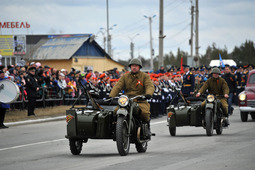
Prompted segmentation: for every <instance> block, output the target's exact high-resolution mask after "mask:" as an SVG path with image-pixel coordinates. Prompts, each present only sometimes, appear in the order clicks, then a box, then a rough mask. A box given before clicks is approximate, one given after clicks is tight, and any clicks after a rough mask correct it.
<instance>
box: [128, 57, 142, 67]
mask: <svg viewBox="0 0 255 170" xmlns="http://www.w3.org/2000/svg"><path fill="white" fill-rule="evenodd" d="M132 64H136V65H139V66H140V68H142V67H143V66H142V62H141V60H139V59H138V58H133V59H132V60H131V61H130V62H129V64H128V67H130V66H131V65H132Z"/></svg>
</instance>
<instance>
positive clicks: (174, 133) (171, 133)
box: [169, 126, 176, 136]
mask: <svg viewBox="0 0 255 170" xmlns="http://www.w3.org/2000/svg"><path fill="white" fill-rule="evenodd" d="M169 132H170V135H171V136H175V135H176V127H170V126H169Z"/></svg>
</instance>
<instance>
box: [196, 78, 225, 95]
mask: <svg viewBox="0 0 255 170" xmlns="http://www.w3.org/2000/svg"><path fill="white" fill-rule="evenodd" d="M206 90H208V93H209V94H214V95H224V94H229V88H228V84H227V82H226V81H225V80H224V79H223V78H221V77H219V78H217V79H215V78H213V77H211V78H209V79H208V80H207V81H206V82H205V83H204V85H203V86H202V87H201V89H200V90H199V92H200V93H201V94H203V93H204V92H205V91H206Z"/></svg>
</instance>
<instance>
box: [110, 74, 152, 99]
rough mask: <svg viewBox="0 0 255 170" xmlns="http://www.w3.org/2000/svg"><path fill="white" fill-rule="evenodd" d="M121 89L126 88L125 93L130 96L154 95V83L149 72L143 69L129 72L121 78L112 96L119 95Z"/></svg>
mask: <svg viewBox="0 0 255 170" xmlns="http://www.w3.org/2000/svg"><path fill="white" fill-rule="evenodd" d="M121 90H124V94H125V95H129V96H136V95H145V94H149V95H151V96H152V94H153V92H154V85H153V83H152V81H151V79H150V76H149V75H148V74H146V73H144V72H141V71H139V72H138V73H136V74H132V73H131V72H129V73H127V74H124V75H123V76H122V77H121V78H120V79H119V81H118V83H117V84H116V85H115V86H114V87H113V89H112V91H111V93H110V97H115V96H117V95H118V94H119V92H121Z"/></svg>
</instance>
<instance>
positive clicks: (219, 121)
mask: <svg viewBox="0 0 255 170" xmlns="http://www.w3.org/2000/svg"><path fill="white" fill-rule="evenodd" d="M222 132H223V127H222V124H221V120H218V127H217V128H216V133H217V135H221V134H222Z"/></svg>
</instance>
